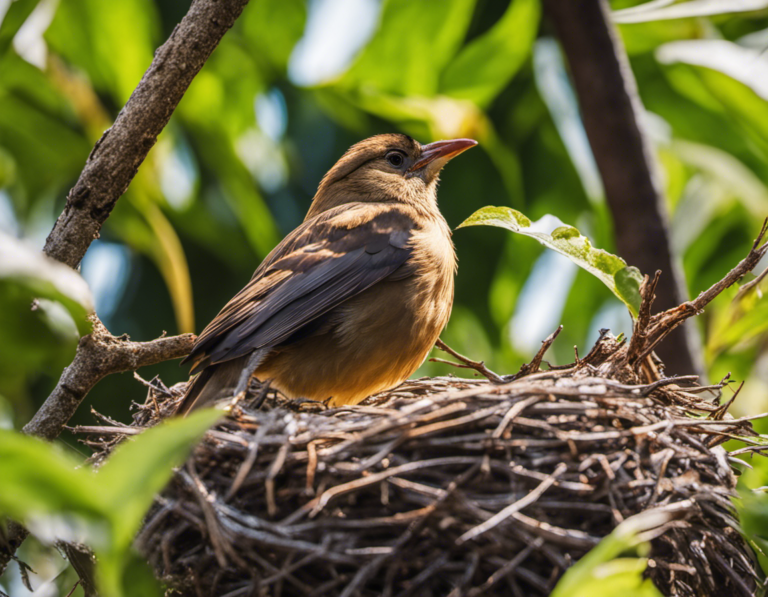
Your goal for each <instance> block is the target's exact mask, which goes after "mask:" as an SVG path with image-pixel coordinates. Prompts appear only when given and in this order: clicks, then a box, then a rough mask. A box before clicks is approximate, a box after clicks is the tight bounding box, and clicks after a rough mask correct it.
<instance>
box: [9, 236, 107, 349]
mask: <svg viewBox="0 0 768 597" xmlns="http://www.w3.org/2000/svg"><path fill="white" fill-rule="evenodd" d="M0 285H8V286H14V287H16V288H17V289H18V290H19V292H22V293H26V294H27V295H28V296H29V304H30V306H31V302H32V300H33V299H35V298H45V299H50V300H52V301H57V302H59V303H61V304H62V305H63V306H64V307H65V308H66V310H67V311H68V312H69V314H70V315H71V316H72V319H73V321H74V322H75V325H76V326H77V329H78V330H79V332H80V334H87V333H88V332H89V331H90V323H89V322H88V319H87V318H88V315H89V314H90V313H92V312H93V298H92V296H91V291H90V289H89V288H88V284H86V282H85V280H83V278H82V277H81V276H80V274H78V273H77V272H76V271H75V270H73V269H71V268H69V267H67V266H66V265H63V264H61V263H59V262H58V261H55V260H53V259H49V258H48V257H46V256H45V255H43V254H42V253H41V252H39V251H35V250H34V249H32V248H30V247H28V246H26V245H25V244H24V243H22V242H21V241H19V240H17V239H15V238H13V237H11V236H8V235H6V234H3V233H0Z"/></svg>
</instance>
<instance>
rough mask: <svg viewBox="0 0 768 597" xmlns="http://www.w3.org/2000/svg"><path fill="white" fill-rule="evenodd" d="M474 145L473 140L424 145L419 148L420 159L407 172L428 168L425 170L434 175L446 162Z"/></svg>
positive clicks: (475, 142) (456, 140)
mask: <svg viewBox="0 0 768 597" xmlns="http://www.w3.org/2000/svg"><path fill="white" fill-rule="evenodd" d="M475 145H477V141H475V140H474V139H451V140H450V141H435V142H434V143H430V144H429V145H424V146H423V147H422V148H421V157H420V158H419V160H418V161H417V162H416V163H415V164H414V165H413V166H411V167H410V168H409V169H408V172H416V171H418V170H422V169H424V168H426V167H427V166H429V168H427V170H429V171H430V172H432V173H434V174H436V173H437V172H439V171H440V169H441V168H442V167H443V166H445V164H446V162H448V160H450V159H453V158H455V157H456V156H457V155H459V154H460V153H462V152H464V151H466V150H467V149H469V148H470V147H474V146H475Z"/></svg>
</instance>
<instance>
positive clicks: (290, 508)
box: [80, 251, 764, 597]
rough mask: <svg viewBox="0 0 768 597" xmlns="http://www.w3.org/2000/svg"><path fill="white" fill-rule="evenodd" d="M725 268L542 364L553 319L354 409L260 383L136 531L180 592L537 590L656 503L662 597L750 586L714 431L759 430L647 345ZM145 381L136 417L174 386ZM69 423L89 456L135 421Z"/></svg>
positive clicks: (746, 550) (158, 412)
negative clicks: (685, 297) (452, 373)
mask: <svg viewBox="0 0 768 597" xmlns="http://www.w3.org/2000/svg"><path fill="white" fill-rule="evenodd" d="M754 252H755V251H753V253H754ZM763 253H764V251H763ZM750 255H751V256H752V254H750ZM760 256H761V254H760V255H755V256H753V257H755V258H759V257H760ZM732 273H733V272H732ZM732 278H733V276H732ZM732 282H733V280H732V279H729V278H726V279H725V280H724V281H723V282H721V283H720V287H719V288H715V290H714V291H713V290H712V289H710V291H708V293H710V294H709V295H707V293H705V294H703V295H702V296H700V297H699V299H696V301H692V302H691V303H686V304H685V305H681V306H680V307H678V308H676V309H672V310H670V311H667V312H664V313H661V314H658V315H655V316H653V317H652V316H651V315H650V304H651V301H652V297H653V288H654V285H655V280H654V281H652V282H651V281H648V280H646V283H645V284H644V285H643V287H642V294H643V297H644V302H643V306H642V308H641V311H640V315H639V317H638V320H637V322H636V326H635V330H634V334H633V337H632V340H631V341H629V342H628V341H624V340H621V339H616V338H614V337H613V336H611V335H610V334H608V333H604V334H603V336H602V337H601V338H600V340H599V341H598V343H597V344H596V345H595V347H594V348H593V349H592V351H591V352H590V353H589V354H588V355H587V356H586V357H584V358H582V359H578V358H577V360H576V362H575V363H573V364H572V365H569V366H567V367H559V368H550V369H549V370H546V371H541V370H540V365H541V363H542V357H543V355H544V351H545V350H546V349H547V347H548V346H549V344H551V342H552V340H554V335H553V336H552V337H550V338H549V339H547V340H546V341H545V342H544V345H543V346H542V350H541V351H540V352H539V354H537V355H536V357H535V358H534V360H533V361H532V362H531V363H530V364H528V365H525V366H523V367H522V368H521V370H520V371H519V372H518V373H517V374H515V375H510V376H500V375H497V374H495V373H493V372H491V371H489V370H488V369H487V368H486V367H485V366H484V365H483V364H482V363H477V362H474V361H471V360H470V359H467V358H465V357H462V356H461V355H458V354H456V353H453V352H452V351H451V352H452V354H453V356H454V357H455V358H458V359H459V361H460V362H459V363H458V365H459V366H461V367H465V368H471V369H475V370H476V371H478V372H480V373H482V374H483V375H484V376H485V377H487V378H488V379H487V380H469V379H459V378H455V377H441V378H432V379H421V380H416V381H410V382H406V383H405V384H404V385H402V386H400V387H399V388H396V389H395V390H392V391H390V392H387V393H384V394H381V395H378V396H374V397H372V398H369V399H367V400H366V401H365V402H363V403H362V404H361V405H358V406H354V407H342V408H335V409H327V408H325V407H324V406H323V405H322V404H319V403H314V402H307V401H303V402H302V401H288V400H286V399H284V398H283V397H281V396H280V395H279V394H277V393H275V392H274V391H271V390H269V388H268V386H259V385H258V384H255V385H254V386H253V387H252V393H253V396H254V398H253V399H252V400H251V401H250V402H248V401H245V402H241V403H240V404H238V405H236V406H235V407H233V408H232V409H231V411H230V413H229V415H228V416H227V417H226V418H225V419H223V420H222V421H221V422H220V423H219V424H218V425H217V426H216V427H215V428H214V429H212V430H210V431H209V432H208V433H207V435H206V436H205V438H204V440H203V441H202V442H201V443H200V445H199V446H198V447H197V448H196V449H195V451H194V452H193V454H192V456H191V457H190V458H189V460H188V461H187V463H186V465H185V466H183V467H182V468H181V469H180V470H178V471H177V473H176V475H175V477H174V479H173V481H172V482H171V483H170V485H169V486H168V487H167V488H166V489H165V491H164V492H163V493H162V495H160V496H158V498H157V500H156V502H155V505H154V506H153V508H152V510H151V511H150V513H149V514H148V516H147V518H146V521H145V524H144V527H143V530H142V531H141V532H140V534H139V536H138V538H137V546H138V547H139V549H140V550H141V552H142V553H143V554H144V555H145V556H146V557H147V559H148V560H149V562H150V563H151V565H152V566H153V567H154V569H155V570H156V572H157V575H158V576H159V577H160V578H162V579H163V580H164V581H165V582H166V583H167V584H168V586H169V587H171V588H172V589H171V592H170V593H169V594H174V595H184V596H190V597H192V596H212V595H216V596H222V597H239V596H243V597H245V596H255V595H259V596H260V595H275V596H277V595H280V596H289V595H318V596H321V595H322V596H342V597H351V596H353V595H360V596H368V595H371V596H373V595H376V596H379V595H384V596H407V595H450V596H451V597H458V596H459V595H466V596H474V595H505V596H508V595H514V596H539V595H548V594H550V592H551V591H552V589H553V587H554V586H555V584H556V583H557V581H558V579H559V578H560V577H561V576H562V574H563V573H564V572H565V571H566V570H567V569H568V568H569V566H571V565H572V564H573V563H574V562H576V561H577V560H578V559H579V558H580V557H582V556H583V555H584V554H585V553H586V552H587V551H589V550H590V549H591V548H592V547H594V546H595V545H596V544H597V543H598V542H599V541H600V539H601V538H602V537H604V536H606V535H608V534H609V533H610V532H611V531H612V530H613V529H614V528H615V527H616V526H617V525H618V524H619V523H620V522H622V521H623V520H625V519H627V518H628V517H630V516H633V515H636V514H639V513H642V512H648V511H654V512H658V513H663V514H664V517H663V519H664V522H663V524H661V526H659V527H658V528H656V529H655V530H654V531H653V533H652V535H651V536H652V540H651V551H650V555H649V566H648V569H647V574H648V575H649V576H650V577H651V578H652V580H653V582H654V583H655V584H656V586H657V587H659V589H660V590H661V592H662V593H663V594H665V595H679V596H684V597H687V596H701V595H723V594H725V595H744V596H747V595H754V594H755V593H756V591H757V589H758V587H759V586H760V584H761V583H760V576H759V572H758V570H759V568H758V567H757V564H756V562H755V560H754V556H753V553H752V551H751V549H750V547H749V546H748V545H747V543H746V542H745V541H744V539H743V538H742V536H741V534H740V533H739V531H738V522H737V520H736V513H735V511H734V508H733V506H732V503H731V499H732V497H733V495H734V489H735V484H736V478H735V475H734V472H733V470H732V467H731V465H730V462H729V460H730V459H732V455H733V453H732V454H731V455H728V453H726V451H725V450H724V449H723V448H722V446H721V445H720V444H722V443H723V442H724V441H726V440H728V439H731V438H734V437H738V438H740V439H742V440H743V441H745V442H746V444H747V445H746V447H745V448H742V450H743V451H749V450H752V449H754V450H756V451H759V449H761V447H760V446H759V445H758V442H752V443H753V444H754V445H752V446H750V445H749V444H750V441H749V437H750V436H754V435H755V433H754V431H753V430H752V427H751V425H750V423H749V421H748V420H746V419H733V418H732V417H730V416H729V415H728V414H727V413H726V411H727V408H728V406H729V404H730V402H732V399H731V400H730V401H729V402H727V403H725V404H721V403H720V395H721V394H722V393H723V392H722V390H723V388H724V386H725V382H723V383H721V384H717V385H715V386H700V385H698V384H697V383H696V381H695V377H678V378H675V377H671V378H670V377H665V375H664V373H663V368H662V367H661V365H660V363H659V362H658V360H657V359H656V358H655V356H654V354H653V352H652V350H653V347H654V346H655V345H656V344H657V343H658V342H660V341H661V340H662V339H663V338H664V336H665V335H666V334H667V333H668V332H669V330H671V329H672V328H674V327H675V326H676V325H678V324H679V323H680V322H681V321H682V320H684V319H685V318H686V317H688V316H690V315H691V314H694V313H696V312H699V311H700V309H701V307H702V306H703V304H706V302H708V301H709V300H711V298H712V297H713V296H714V295H716V294H717V292H719V291H720V290H722V288H723V287H725V286H727V285H728V284H730V283H732ZM713 288H714V287H713ZM697 301H698V302H697ZM443 348H444V349H445V350H449V351H450V349H448V348H447V347H443ZM148 385H149V386H150V390H149V396H148V399H147V402H146V403H145V404H144V405H141V406H140V407H139V410H138V412H137V413H136V415H135V417H134V423H133V426H134V427H137V428H144V427H148V426H151V425H154V424H155V423H157V422H158V421H160V420H162V419H163V418H165V417H167V416H168V415H170V414H171V413H173V412H174V409H175V406H176V404H177V403H178V401H179V399H180V396H181V393H182V391H183V384H179V385H178V386H175V387H174V388H171V389H168V388H166V387H165V386H163V385H162V383H160V382H159V381H158V380H155V381H154V382H151V383H149V384H148ZM80 431H83V432H87V433H88V434H89V439H88V440H87V443H89V444H90V445H91V446H92V447H95V448H96V450H97V453H99V454H101V455H102V456H103V455H104V454H107V453H108V452H109V450H110V449H111V446H113V445H114V444H115V442H116V441H119V439H120V438H122V437H123V436H124V435H126V434H128V433H129V432H130V433H135V432H136V429H132V430H129V431H127V430H126V428H125V427H124V426H123V427H120V426H109V427H104V426H102V427H93V428H87V429H80Z"/></svg>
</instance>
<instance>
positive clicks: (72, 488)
mask: <svg viewBox="0 0 768 597" xmlns="http://www.w3.org/2000/svg"><path fill="white" fill-rule="evenodd" d="M79 464H80V463H79V462H78V461H77V460H75V459H74V458H72V457H71V456H70V455H69V454H65V453H63V452H62V450H61V448H60V447H58V446H56V445H54V444H49V443H45V442H43V441H41V440H39V439H36V438H33V437H29V436H26V435H22V434H21V433H18V432H15V431H7V430H0V478H2V480H3V483H2V488H1V489H0V515H4V516H10V517H12V518H15V519H17V520H21V521H23V522H25V523H26V524H29V525H30V526H31V527H32V528H33V530H35V531H41V532H43V533H45V532H46V531H48V534H49V535H50V532H51V530H49V529H46V526H48V527H53V526H55V527H56V531H57V532H59V533H61V532H62V531H63V532H64V534H65V535H66V534H68V533H69V535H70V537H72V535H75V534H80V531H83V530H84V529H85V527H89V526H90V529H91V531H94V530H97V532H96V533H95V535H96V536H101V535H102V533H103V531H104V529H103V528H101V529H98V528H97V527H98V525H99V523H101V524H102V527H103V521H104V518H103V511H104V510H103V507H102V502H101V500H100V497H99V492H98V491H97V485H96V479H95V477H94V475H93V474H92V473H91V472H90V471H89V470H87V469H77V466H78V465H79ZM63 538H66V537H63ZM78 538H79V539H82V537H78ZM93 538H94V533H93V532H92V533H90V539H93ZM97 543H98V542H97ZM103 544H104V541H103V540H102V545H103Z"/></svg>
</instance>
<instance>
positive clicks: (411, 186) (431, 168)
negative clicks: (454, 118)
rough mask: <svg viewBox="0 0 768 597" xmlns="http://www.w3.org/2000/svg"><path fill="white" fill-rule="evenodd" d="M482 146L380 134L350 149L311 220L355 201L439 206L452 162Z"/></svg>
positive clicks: (327, 179)
mask: <svg viewBox="0 0 768 597" xmlns="http://www.w3.org/2000/svg"><path fill="white" fill-rule="evenodd" d="M475 145H477V141H473V140H472V139H452V140H450V141H436V142H435V143H430V144H428V145H422V144H421V143H419V142H418V141H416V140H414V139H412V138H411V137H409V136H407V135H401V134H387V135H376V136H375V137H371V138H369V139H365V140H364V141H360V143H357V144H355V145H353V146H352V147H350V148H349V149H348V150H347V152H346V153H345V154H344V155H343V156H342V157H341V159H340V160H339V161H338V162H336V164H335V165H334V166H333V168H331V169H330V170H329V171H328V173H327V174H326V175H325V176H324V177H323V180H322V182H321V183H320V187H319V188H318V190H317V193H316V194H315V198H314V199H313V200H312V206H311V207H310V209H309V213H308V214H307V219H309V218H312V217H314V216H316V215H317V214H319V213H322V212H324V211H326V210H328V209H331V208H333V207H337V206H339V205H343V204H345V203H352V202H372V203H384V202H391V203H407V204H410V205H413V206H414V207H417V208H422V209H427V210H431V209H436V208H437V199H436V197H437V182H438V178H439V175H440V171H441V170H442V169H443V166H445V164H447V163H448V161H449V160H451V159H452V158H454V157H456V156H457V155H459V154H460V153H462V152H463V151H466V150H467V149H469V148H470V147H474V146H475Z"/></svg>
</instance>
